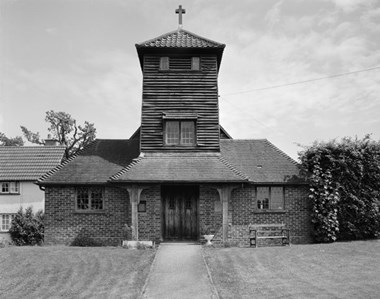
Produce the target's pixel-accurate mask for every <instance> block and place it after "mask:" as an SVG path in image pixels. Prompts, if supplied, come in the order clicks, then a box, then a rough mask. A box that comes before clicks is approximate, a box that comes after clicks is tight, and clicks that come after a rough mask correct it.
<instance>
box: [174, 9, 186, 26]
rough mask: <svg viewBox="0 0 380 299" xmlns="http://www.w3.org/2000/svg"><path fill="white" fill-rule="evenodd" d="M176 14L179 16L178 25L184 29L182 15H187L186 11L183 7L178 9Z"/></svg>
mask: <svg viewBox="0 0 380 299" xmlns="http://www.w3.org/2000/svg"><path fill="white" fill-rule="evenodd" d="M175 13H177V14H178V15H179V16H178V25H179V27H182V14H185V13H186V9H184V8H182V5H180V6H179V7H178V9H176V10H175Z"/></svg>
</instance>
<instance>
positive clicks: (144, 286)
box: [137, 246, 160, 299]
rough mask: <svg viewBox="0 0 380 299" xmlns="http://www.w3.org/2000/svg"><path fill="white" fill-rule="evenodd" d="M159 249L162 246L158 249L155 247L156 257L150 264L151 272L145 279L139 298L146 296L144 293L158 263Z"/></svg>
mask: <svg viewBox="0 0 380 299" xmlns="http://www.w3.org/2000/svg"><path fill="white" fill-rule="evenodd" d="M159 249H160V246H158V248H157V249H154V258H153V262H152V264H151V265H150V268H149V273H148V275H147V276H146V279H145V282H144V285H143V287H142V289H141V291H140V294H139V296H138V297H137V298H138V299H143V298H145V297H144V293H145V291H146V288H147V286H148V282H149V280H150V277H151V274H152V269H153V266H154V265H155V264H156V258H157V251H158V250H159Z"/></svg>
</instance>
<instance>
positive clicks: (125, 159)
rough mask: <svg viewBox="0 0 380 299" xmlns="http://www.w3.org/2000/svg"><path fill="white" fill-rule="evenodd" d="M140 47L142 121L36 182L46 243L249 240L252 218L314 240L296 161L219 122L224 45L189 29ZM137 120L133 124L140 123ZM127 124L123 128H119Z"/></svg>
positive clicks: (294, 238)
mask: <svg viewBox="0 0 380 299" xmlns="http://www.w3.org/2000/svg"><path fill="white" fill-rule="evenodd" d="M176 12H177V13H179V16H180V26H179V28H178V29H177V30H175V31H172V32H169V33H166V34H163V35H161V36H159V37H156V38H153V39H150V40H148V41H145V42H142V43H139V44H136V49H137V54H138V59H139V61H140V65H141V70H142V80H143V90H142V109H141V124H140V127H139V128H138V129H137V131H136V132H135V133H134V134H133V136H131V137H130V138H129V139H126V140H108V139H97V140H95V141H94V142H93V143H92V144H91V145H89V146H88V147H87V148H85V149H84V150H83V151H81V152H80V153H79V154H78V155H76V156H75V157H73V158H71V159H69V160H68V161H66V162H64V163H63V164H61V165H59V166H58V167H56V168H55V169H53V170H52V171H50V172H49V173H47V174H46V175H44V176H43V177H42V178H40V180H39V182H38V184H39V185H40V186H41V188H44V189H45V198H46V200H45V243H49V244H59V243H61V244H70V243H71V242H72V241H73V240H74V239H75V238H77V237H78V236H85V237H89V238H93V239H94V240H96V241H98V242H99V243H102V244H105V245H120V244H121V241H122V240H123V239H124V238H125V228H126V226H128V227H131V228H132V230H133V236H134V238H135V239H137V240H151V241H155V242H162V241H172V240H191V241H197V240H200V238H201V235H203V234H205V233H206V231H211V232H212V233H214V234H215V237H214V242H235V243H237V244H239V245H240V246H249V244H250V240H249V226H250V225H252V224H271V223H273V224H278V223H282V224H284V225H285V226H286V227H287V228H288V229H290V238H291V242H292V243H299V242H309V241H310V229H311V225H310V218H309V204H308V189H307V185H306V184H305V182H304V181H302V180H301V179H300V177H299V168H298V165H297V163H296V162H295V161H294V160H292V159H291V158H290V157H288V156H287V155H286V154H284V153H283V152H282V151H281V150H279V149H278V148H276V147H275V146H274V145H273V144H272V143H270V142H269V141H268V140H266V139H249V140H248V139H247V140H237V139H233V138H232V137H231V136H230V135H229V134H228V132H226V131H225V130H224V129H223V127H222V126H221V125H220V123H219V103H218V101H219V97H218V74H219V70H220V67H221V62H222V55H223V50H224V48H225V45H224V44H222V43H219V42H215V41H213V40H210V39H208V38H204V37H201V36H199V35H196V34H194V33H192V32H189V31H187V30H184V29H183V28H182V19H181V18H182V13H183V12H184V10H183V9H182V7H181V6H180V8H179V9H178V10H177V11H176ZM137 126H138V125H136V127H137ZM120 129H122V128H120Z"/></svg>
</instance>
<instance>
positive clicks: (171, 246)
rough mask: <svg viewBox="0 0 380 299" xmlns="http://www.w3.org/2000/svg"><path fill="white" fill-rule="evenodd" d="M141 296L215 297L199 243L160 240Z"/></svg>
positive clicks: (196, 298) (167, 297)
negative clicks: (160, 242)
mask: <svg viewBox="0 0 380 299" xmlns="http://www.w3.org/2000/svg"><path fill="white" fill-rule="evenodd" d="M143 296H144V298H154V299H156V298H157V299H159V298H165V299H169V298H181V299H182V298H183V299H185V298H191V299H198V298H208V299H209V298H213V299H215V298H218V295H217V293H216V291H215V289H214V287H213V285H212V284H211V281H210V278H209V276H208V271H207V268H206V265H205V263H204V260H203V256H202V252H201V246H200V245H198V244H192V243H162V244H161V245H160V247H159V249H158V252H157V255H156V259H155V262H154V264H153V266H152V269H151V272H150V273H149V276H148V281H147V284H146V288H145V291H144V294H143Z"/></svg>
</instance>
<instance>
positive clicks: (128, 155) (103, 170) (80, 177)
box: [39, 139, 139, 185]
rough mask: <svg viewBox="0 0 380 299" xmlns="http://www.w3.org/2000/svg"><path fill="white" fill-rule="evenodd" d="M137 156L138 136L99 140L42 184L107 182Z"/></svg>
mask: <svg viewBox="0 0 380 299" xmlns="http://www.w3.org/2000/svg"><path fill="white" fill-rule="evenodd" d="M138 155H139V140H138V139H130V140H108V139H97V140H95V141H94V142H92V143H91V144H90V145H89V146H88V147H86V148H85V149H84V150H82V151H81V152H80V153H78V154H77V155H76V156H74V157H72V158H71V159H69V160H67V161H66V162H64V163H63V164H62V165H60V166H58V167H56V168H55V169H53V170H52V171H50V172H49V173H47V174H46V175H45V176H43V177H41V178H40V179H39V184H41V185H49V184H50V185H52V184H53V185H54V184H59V185H60V184H65V185H70V184H105V183H106V182H107V181H108V180H109V178H110V177H111V176H112V175H114V174H115V173H117V172H119V171H120V170H122V169H123V168H124V167H126V166H127V165H128V164H130V163H131V162H132V161H133V159H134V158H136V157H138Z"/></svg>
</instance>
